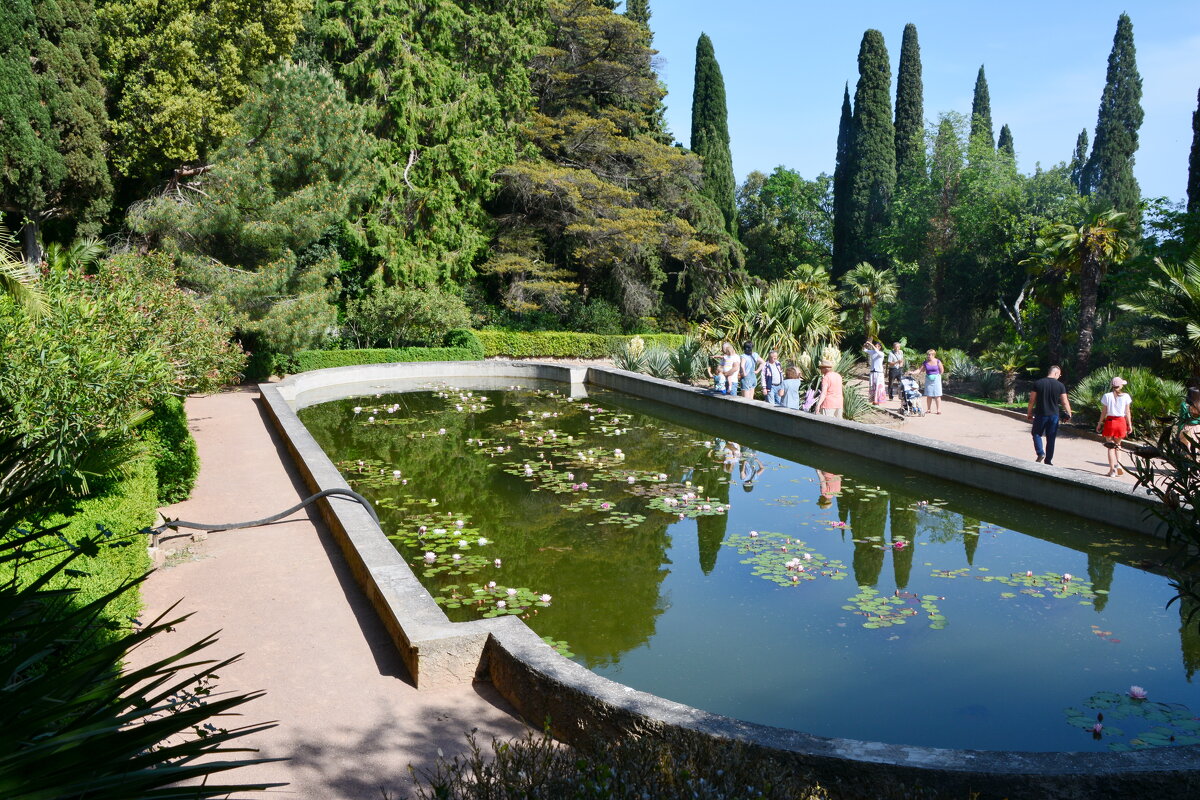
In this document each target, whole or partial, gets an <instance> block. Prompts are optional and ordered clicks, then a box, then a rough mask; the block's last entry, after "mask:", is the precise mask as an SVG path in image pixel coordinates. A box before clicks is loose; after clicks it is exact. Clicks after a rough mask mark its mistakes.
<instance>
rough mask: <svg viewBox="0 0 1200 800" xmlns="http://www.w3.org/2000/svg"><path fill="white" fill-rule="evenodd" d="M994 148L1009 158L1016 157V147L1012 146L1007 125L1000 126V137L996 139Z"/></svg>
mask: <svg viewBox="0 0 1200 800" xmlns="http://www.w3.org/2000/svg"><path fill="white" fill-rule="evenodd" d="M996 149H997V150H999V151H1000V152H1001V153H1004V154H1005V155H1007V156H1008V157H1009V158H1013V159H1015V158H1016V157H1017V151H1016V148H1015V147H1014V146H1013V137H1012V131H1011V130H1009V128H1008V126H1007V125H1002V126H1000V138H999V139H998V140H997V141H996Z"/></svg>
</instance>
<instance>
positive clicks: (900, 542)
mask: <svg viewBox="0 0 1200 800" xmlns="http://www.w3.org/2000/svg"><path fill="white" fill-rule="evenodd" d="M892 547H894V548H896V549H897V550H903V549H904V548H905V543H904V540H903V539H900V540H898V541H897V542H896V543H895V544H893V545H892Z"/></svg>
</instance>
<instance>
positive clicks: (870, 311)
mask: <svg viewBox="0 0 1200 800" xmlns="http://www.w3.org/2000/svg"><path fill="white" fill-rule="evenodd" d="M874 321H875V313H874V307H873V306H871V305H864V306H863V327H864V328H866V329H867V330H866V333H867V338H868V339H874V338H875V335H874V334H873V333H872V332H871V328H872V323H873V322H874Z"/></svg>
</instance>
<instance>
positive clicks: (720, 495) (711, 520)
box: [692, 467, 730, 575]
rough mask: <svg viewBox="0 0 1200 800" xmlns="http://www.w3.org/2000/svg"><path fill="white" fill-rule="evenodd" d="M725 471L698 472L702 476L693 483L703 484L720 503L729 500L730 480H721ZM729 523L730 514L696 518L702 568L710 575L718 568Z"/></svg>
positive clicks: (694, 479) (708, 492)
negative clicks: (718, 557)
mask: <svg viewBox="0 0 1200 800" xmlns="http://www.w3.org/2000/svg"><path fill="white" fill-rule="evenodd" d="M724 474H725V473H724V472H722V471H721V470H720V469H719V468H715V467H714V468H712V469H706V470H704V471H703V472H699V471H697V472H696V475H698V476H702V477H698V478H693V479H692V483H694V484H697V485H700V486H703V487H704V493H705V494H706V495H709V496H711V497H715V498H717V501H718V502H720V503H728V502H729V487H730V484H729V483H728V481H723V480H720V478H721V477H722V476H723V475H724ZM728 525H729V515H728V514H714V515H713V516H706V517H697V518H696V536H697V539H698V545H699V548H700V569H701V570H702V571H703V572H704V574H705V575H708V574H709V573H710V572H712V571H713V570H714V569H716V568H717V555H718V554H719V553H720V552H721V542H723V541H725V532H726V530H727V527H728Z"/></svg>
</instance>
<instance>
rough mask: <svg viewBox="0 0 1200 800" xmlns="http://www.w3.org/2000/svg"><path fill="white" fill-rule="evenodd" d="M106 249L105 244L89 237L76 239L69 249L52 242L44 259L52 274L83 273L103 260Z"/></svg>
mask: <svg viewBox="0 0 1200 800" xmlns="http://www.w3.org/2000/svg"><path fill="white" fill-rule="evenodd" d="M106 249H107V248H106V247H105V245H104V242H102V241H100V240H99V239H97V238H96V237H95V236H88V237H85V238H83V239H76V240H75V241H74V242H72V243H71V245H70V246H69V247H63V246H62V245H61V244H59V243H58V242H51V243H50V244H48V245H46V251H45V253H44V255H43V257H42V258H43V260H44V261H45V262H46V265H47V266H49V268H50V271H51V272H68V271H70V272H83V271H85V270H87V269H88V268H89V267H91V266H92V265H93V264H95V263H96V262H98V261H99V260H100V259H101V258H103V257H104V251H105V250H106Z"/></svg>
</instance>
